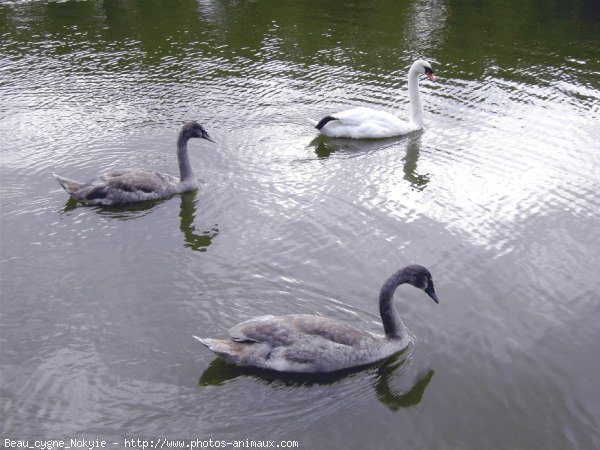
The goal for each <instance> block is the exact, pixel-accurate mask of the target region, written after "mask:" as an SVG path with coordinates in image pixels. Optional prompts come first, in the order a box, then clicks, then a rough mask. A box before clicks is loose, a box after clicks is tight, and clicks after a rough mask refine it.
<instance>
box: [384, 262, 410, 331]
mask: <svg viewBox="0 0 600 450" xmlns="http://www.w3.org/2000/svg"><path fill="white" fill-rule="evenodd" d="M406 281H407V279H406V276H405V274H404V271H402V270H400V271H398V272H396V273H394V274H393V275H392V276H390V277H389V278H388V279H387V280H385V283H383V286H382V287H381V292H380V293H379V312H380V314H381V321H382V322H383V329H384V330H385V335H386V336H387V337H388V338H390V339H402V338H403V337H404V336H405V335H406V327H405V326H404V324H403V323H402V320H401V319H400V317H398V313H397V312H396V308H394V304H393V303H392V302H393V299H394V292H395V291H396V288H397V287H398V286H400V285H401V284H403V283H406Z"/></svg>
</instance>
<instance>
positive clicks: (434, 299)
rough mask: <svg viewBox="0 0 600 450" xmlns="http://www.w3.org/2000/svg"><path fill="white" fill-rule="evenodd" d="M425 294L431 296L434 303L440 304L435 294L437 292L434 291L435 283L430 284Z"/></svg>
mask: <svg viewBox="0 0 600 450" xmlns="http://www.w3.org/2000/svg"><path fill="white" fill-rule="evenodd" d="M425 293H426V294H427V295H429V296H430V297H431V298H432V300H433V301H434V302H436V303H440V301H439V300H438V298H437V294H436V293H435V290H434V289H433V283H430V284H429V286H427V289H425Z"/></svg>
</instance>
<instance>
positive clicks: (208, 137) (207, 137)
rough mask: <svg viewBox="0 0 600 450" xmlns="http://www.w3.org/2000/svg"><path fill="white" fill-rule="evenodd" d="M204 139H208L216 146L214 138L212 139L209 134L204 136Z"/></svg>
mask: <svg viewBox="0 0 600 450" xmlns="http://www.w3.org/2000/svg"><path fill="white" fill-rule="evenodd" d="M202 139H206V140H207V141H210V142H212V143H213V144H216V142H215V141H214V140H213V138H211V137H210V136H209V135H208V133H204V134H203V135H202Z"/></svg>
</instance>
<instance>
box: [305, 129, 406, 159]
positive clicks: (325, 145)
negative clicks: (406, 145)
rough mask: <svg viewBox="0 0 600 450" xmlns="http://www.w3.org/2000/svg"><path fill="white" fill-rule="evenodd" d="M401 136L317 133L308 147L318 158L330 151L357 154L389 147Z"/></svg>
mask: <svg viewBox="0 0 600 450" xmlns="http://www.w3.org/2000/svg"><path fill="white" fill-rule="evenodd" d="M399 139H401V138H398V137H393V138H387V139H348V138H332V137H328V136H324V135H322V134H319V135H318V136H317V137H316V138H314V139H313V140H312V141H310V144H308V146H309V147H313V148H314V152H315V153H316V155H317V156H318V157H319V158H328V157H329V156H330V155H331V154H332V153H341V154H347V155H348V156H358V155H361V154H365V153H370V152H373V151H377V150H379V149H381V148H383V147H389V146H390V145H393V144H394V143H396V142H398V140H399Z"/></svg>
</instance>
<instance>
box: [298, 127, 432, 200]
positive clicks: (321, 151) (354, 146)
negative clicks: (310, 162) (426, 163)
mask: <svg viewBox="0 0 600 450" xmlns="http://www.w3.org/2000/svg"><path fill="white" fill-rule="evenodd" d="M422 135H423V132H422V131H416V132H414V133H411V134H409V135H407V136H401V137H395V138H387V139H340V138H330V137H327V136H323V135H319V136H317V137H316V138H314V139H313V140H312V141H311V142H310V144H309V146H310V147H313V148H314V152H315V153H316V155H317V156H318V157H319V158H328V157H329V156H330V155H331V154H333V153H339V154H343V155H346V156H349V157H352V156H358V155H364V154H366V153H371V152H374V151H377V150H380V149H382V148H387V147H398V148H399V149H400V148H402V147H403V146H404V145H406V151H405V156H404V157H403V158H402V161H404V167H403V169H404V180H406V181H408V182H409V183H410V186H411V188H412V189H414V190H418V191H422V190H423V189H425V186H427V183H429V174H423V175H421V174H419V173H418V171H417V162H418V161H419V154H420V151H421V137H422Z"/></svg>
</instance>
